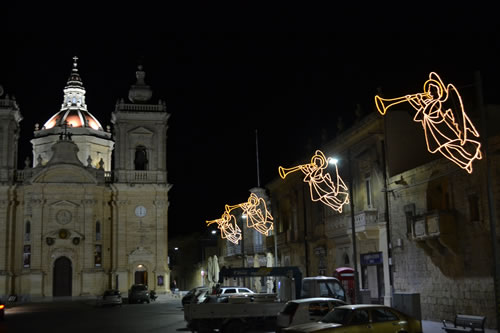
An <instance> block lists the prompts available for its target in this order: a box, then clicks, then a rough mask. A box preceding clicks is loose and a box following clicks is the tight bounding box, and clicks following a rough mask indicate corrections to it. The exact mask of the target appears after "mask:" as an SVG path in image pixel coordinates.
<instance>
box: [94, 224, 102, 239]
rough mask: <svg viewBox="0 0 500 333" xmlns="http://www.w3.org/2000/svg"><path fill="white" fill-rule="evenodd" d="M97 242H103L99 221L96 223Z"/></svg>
mask: <svg viewBox="0 0 500 333" xmlns="http://www.w3.org/2000/svg"><path fill="white" fill-rule="evenodd" d="M95 240H96V241H100V240H101V222H99V221H97V222H96V223H95Z"/></svg>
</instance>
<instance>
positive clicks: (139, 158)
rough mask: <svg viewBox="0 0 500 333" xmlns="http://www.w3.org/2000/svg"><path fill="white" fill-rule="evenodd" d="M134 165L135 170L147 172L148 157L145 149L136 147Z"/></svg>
mask: <svg viewBox="0 0 500 333" xmlns="http://www.w3.org/2000/svg"><path fill="white" fill-rule="evenodd" d="M134 164H135V170H147V165H148V156H147V151H146V147H144V146H138V147H137V148H135V159H134Z"/></svg>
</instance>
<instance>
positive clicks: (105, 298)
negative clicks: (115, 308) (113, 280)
mask: <svg viewBox="0 0 500 333" xmlns="http://www.w3.org/2000/svg"><path fill="white" fill-rule="evenodd" d="M122 303H123V300H122V295H121V293H120V291H119V290H116V289H109V290H106V291H105V292H104V294H103V295H102V298H101V299H100V300H99V304H100V305H103V306H104V305H119V306H122Z"/></svg>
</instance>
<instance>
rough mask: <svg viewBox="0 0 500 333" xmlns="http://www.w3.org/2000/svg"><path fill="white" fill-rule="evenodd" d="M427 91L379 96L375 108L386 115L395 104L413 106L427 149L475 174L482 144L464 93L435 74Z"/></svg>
mask: <svg viewBox="0 0 500 333" xmlns="http://www.w3.org/2000/svg"><path fill="white" fill-rule="evenodd" d="M423 90H424V91H423V92H422V93H417V94H413V95H405V96H402V97H397V98H389V99H384V98H381V97H380V96H375V106H376V107H377V110H378V111H379V112H380V113H381V114H382V115H385V113H386V112H387V109H389V108H390V107H392V106H394V105H397V104H400V103H403V102H408V103H410V105H411V106H412V107H413V108H414V109H415V111H416V113H415V116H414V117H413V120H414V121H415V122H419V123H421V124H422V127H423V129H424V134H425V141H426V143H427V150H428V151H429V152H430V153H432V154H434V153H436V152H440V153H441V154H442V155H443V156H444V157H446V158H447V159H449V160H450V161H452V162H454V163H456V164H457V165H458V166H459V167H461V168H462V169H465V170H466V171H467V172H468V173H472V162H473V161H474V160H475V159H478V160H480V159H481V158H482V154H481V143H480V142H479V141H477V140H475V138H479V133H478V131H477V130H476V128H475V127H474V125H473V124H472V122H471V120H470V119H469V117H468V116H467V114H466V113H465V111H464V105H463V103H462V98H461V97H460V94H459V93H458V91H457V89H456V88H455V86H454V85H452V84H448V85H446V86H445V85H444V83H443V81H442V80H441V78H440V77H439V75H437V74H436V73H435V72H431V73H430V74H429V79H428V80H427V81H426V82H425V83H424V88H423ZM456 102H458V105H457V104H456ZM471 136H472V138H471Z"/></svg>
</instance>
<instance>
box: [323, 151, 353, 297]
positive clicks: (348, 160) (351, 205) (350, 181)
mask: <svg viewBox="0 0 500 333" xmlns="http://www.w3.org/2000/svg"><path fill="white" fill-rule="evenodd" d="M338 161H339V160H338V159H337V158H335V157H329V158H328V163H329V164H330V163H331V164H337V163H338ZM347 164H348V173H349V176H348V177H349V199H350V200H349V204H350V208H351V233H352V254H353V266H354V301H355V303H358V300H359V284H358V280H359V277H358V251H357V247H356V221H355V219H354V185H353V176H352V166H351V150H350V149H349V150H348V151H347Z"/></svg>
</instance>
